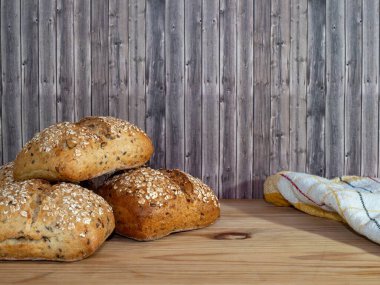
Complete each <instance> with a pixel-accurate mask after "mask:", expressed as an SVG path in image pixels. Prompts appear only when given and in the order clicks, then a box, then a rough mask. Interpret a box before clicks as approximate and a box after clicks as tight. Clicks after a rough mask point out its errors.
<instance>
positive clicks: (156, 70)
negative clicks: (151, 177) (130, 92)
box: [145, 0, 166, 168]
mask: <svg viewBox="0 0 380 285" xmlns="http://www.w3.org/2000/svg"><path fill="white" fill-rule="evenodd" d="M164 31H165V1H164V0H159V1H156V0H148V1H147V2H146V78H145V81H146V82H145V84H146V104H147V106H146V107H147V115H146V116H147V118H146V130H147V133H148V135H149V136H150V137H151V138H152V140H153V142H154V154H153V156H152V158H151V165H152V166H153V167H156V168H157V167H165V156H166V146H165V115H166V111H165V96H166V84H165V82H166V81H165V45H164V43H165V32H164Z"/></svg>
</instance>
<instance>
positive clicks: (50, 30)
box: [38, 0, 57, 129]
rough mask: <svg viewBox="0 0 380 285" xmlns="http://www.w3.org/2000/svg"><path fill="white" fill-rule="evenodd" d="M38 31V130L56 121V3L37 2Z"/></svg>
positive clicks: (44, 0)
mask: <svg viewBox="0 0 380 285" xmlns="http://www.w3.org/2000/svg"><path fill="white" fill-rule="evenodd" d="M38 5H39V6H38V7H39V8H38V11H39V15H40V21H39V25H38V27H39V29H38V35H39V38H38V47H39V48H38V52H39V53H38V64H39V75H38V77H39V90H40V93H39V95H40V96H39V100H40V102H39V106H40V110H41V111H40V129H44V128H46V127H48V126H50V125H52V124H54V123H56V121H57V108H56V99H57V81H56V78H57V76H56V75H57V73H56V1H51V0H39V1H38Z"/></svg>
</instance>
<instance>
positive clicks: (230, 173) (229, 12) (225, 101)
mask: <svg viewBox="0 0 380 285" xmlns="http://www.w3.org/2000/svg"><path fill="white" fill-rule="evenodd" d="M236 13H237V3H236V1H235V0H221V1H220V19H219V22H220V33H219V40H220V48H219V51H220V55H219V58H220V66H219V72H220V73H219V82H220V123H219V126H220V127H219V135H220V147H219V152H220V154H219V157H220V158H219V192H220V193H221V197H223V198H235V197H236Z"/></svg>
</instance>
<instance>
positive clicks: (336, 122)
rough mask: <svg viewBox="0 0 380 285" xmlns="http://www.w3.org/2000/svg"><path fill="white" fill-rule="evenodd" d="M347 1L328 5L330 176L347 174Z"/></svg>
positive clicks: (327, 136) (327, 172)
mask: <svg viewBox="0 0 380 285" xmlns="http://www.w3.org/2000/svg"><path fill="white" fill-rule="evenodd" d="M344 6H345V5H344V1H340V0H328V1H327V3H326V11H327V15H326V26H327V28H326V150H325V151H326V176H327V177H336V176H341V175H343V171H344V76H345V74H344V69H345V66H344V64H345V62H344V57H345V44H344V43H345V35H344V28H345V25H344V8H345V7H344Z"/></svg>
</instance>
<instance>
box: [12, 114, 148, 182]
mask: <svg viewBox="0 0 380 285" xmlns="http://www.w3.org/2000/svg"><path fill="white" fill-rule="evenodd" d="M152 153H153V145H152V142H151V140H150V139H149V137H148V136H147V135H146V134H145V133H144V132H143V131H142V130H140V129H139V128H137V127H136V126H134V125H132V124H130V123H128V122H126V121H123V120H120V119H116V118H112V117H87V118H84V119H82V120H80V121H79V122H77V123H68V122H64V123H59V124H56V125H53V126H51V127H49V128H47V129H45V130H43V131H42V132H40V133H38V134H37V135H35V136H34V138H33V139H32V140H31V141H29V142H28V143H27V144H26V145H25V146H24V148H23V149H22V150H21V152H20V153H19V154H18V155H17V158H16V160H15V169H14V177H15V179H16V180H25V179H32V178H41V179H46V180H50V181H69V182H79V181H83V180H88V179H91V178H94V177H97V176H100V175H102V174H105V173H109V172H113V171H116V170H120V169H128V168H134V167H137V166H141V165H144V164H145V163H146V162H147V161H148V160H149V159H150V157H151V155H152Z"/></svg>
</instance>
